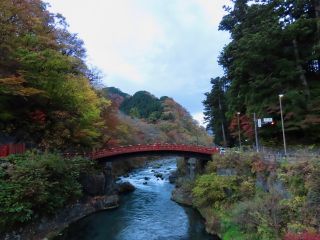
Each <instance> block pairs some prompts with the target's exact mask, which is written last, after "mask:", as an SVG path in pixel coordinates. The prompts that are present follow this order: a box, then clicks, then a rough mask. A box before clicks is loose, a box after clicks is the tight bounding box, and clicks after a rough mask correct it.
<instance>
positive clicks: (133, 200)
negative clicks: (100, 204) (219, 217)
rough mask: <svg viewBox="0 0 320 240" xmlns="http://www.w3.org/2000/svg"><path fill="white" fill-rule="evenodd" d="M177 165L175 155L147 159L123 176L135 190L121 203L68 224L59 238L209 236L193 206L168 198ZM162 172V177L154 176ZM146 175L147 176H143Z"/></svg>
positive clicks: (182, 239) (199, 239)
mask: <svg viewBox="0 0 320 240" xmlns="http://www.w3.org/2000/svg"><path fill="white" fill-rule="evenodd" d="M175 169H176V161H175V159H162V160H157V161H153V162H150V163H148V165H147V166H146V167H145V168H143V169H138V170H135V171H133V172H131V173H130V175H129V176H128V177H122V178H121V179H120V181H129V182H130V183H132V184H133V185H134V186H135V187H136V190H135V191H134V192H132V193H129V194H127V195H124V196H121V204H120V207H119V208H117V209H113V210H108V211H102V212H98V213H95V214H92V215H90V216H88V217H85V218H83V219H81V220H79V221H77V222H75V223H73V224H71V225H70V227H69V228H67V229H66V230H65V231H64V232H63V235H62V236H60V237H59V238H57V239H60V240H75V239H77V240H78V239H83V240H87V239H88V240H89V239H90V240H133V239H134V240H187V239H190V240H192V239H195V240H208V239H211V240H213V239H218V238H215V237H213V236H210V235H208V234H207V233H206V232H205V229H204V224H203V219H202V218H201V216H200V215H199V213H198V212H196V211H195V210H194V209H192V208H189V207H183V206H181V205H179V204H177V203H175V202H173V201H171V200H170V197H171V192H172V190H173V188H174V185H172V184H170V183H169V181H168V177H169V174H170V172H171V171H173V170H175ZM155 173H161V174H163V177H164V179H160V178H157V177H155ZM146 179H147V180H146Z"/></svg>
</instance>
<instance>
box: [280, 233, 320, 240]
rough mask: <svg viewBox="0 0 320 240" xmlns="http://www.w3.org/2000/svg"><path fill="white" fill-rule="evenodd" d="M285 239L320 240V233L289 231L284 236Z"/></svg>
mask: <svg viewBox="0 0 320 240" xmlns="http://www.w3.org/2000/svg"><path fill="white" fill-rule="evenodd" d="M284 240H320V234H318V233H310V232H304V233H287V234H286V235H285V236H284Z"/></svg>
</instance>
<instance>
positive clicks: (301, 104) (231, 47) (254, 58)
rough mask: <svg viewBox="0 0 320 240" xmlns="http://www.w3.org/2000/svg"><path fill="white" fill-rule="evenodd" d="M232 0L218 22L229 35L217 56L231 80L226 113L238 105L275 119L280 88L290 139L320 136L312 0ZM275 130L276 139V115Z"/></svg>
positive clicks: (318, 71) (316, 40)
mask: <svg viewBox="0 0 320 240" xmlns="http://www.w3.org/2000/svg"><path fill="white" fill-rule="evenodd" d="M233 2H234V7H233V8H226V10H227V11H228V14H227V15H226V16H224V18H223V20H222V21H221V23H220V30H225V31H229V32H230V33H231V39H232V41H231V42H230V43H229V44H228V45H227V46H226V47H225V48H224V49H223V51H222V54H221V56H220V58H219V63H220V64H221V65H222V66H223V67H224V69H225V73H226V77H227V79H229V80H230V87H229V88H228V93H227V102H228V112H227V117H228V118H229V119H230V118H231V117H232V115H233V114H234V113H235V112H237V111H241V112H242V113H244V114H246V115H248V116H249V115H251V114H252V113H253V112H256V113H257V114H258V115H260V116H266V115H268V116H270V117H273V118H274V119H276V120H280V119H279V115H280V114H279V102H278V94H279V93H284V94H285V98H284V114H285V122H286V130H287V134H288V135H289V139H296V140H298V139H299V140H301V136H303V137H304V139H305V140H306V141H307V142H314V141H318V142H319V140H320V139H319V137H318V136H319V131H320V129H319V123H320V112H319V109H318V107H316V106H317V105H319V98H318V96H319V93H320V92H319V91H320V84H319V81H318V80H317V79H319V74H320V68H319V54H320V51H319V48H318V47H317V46H318V43H319V38H318V36H317V26H318V24H319V23H318V22H319V20H318V19H317V18H316V14H317V13H318V12H317V11H318V10H317V5H316V4H317V3H316V2H317V1H310V0H301V1H293V0H292V1H284V0H279V1H271V0H269V1H268V0H261V1H255V2H253V1H247V0H235V1H233ZM276 130H277V131H276V132H275V134H273V135H276V136H277V138H278V139H280V138H281V125H280V121H277V128H276ZM265 134H267V133H266V132H264V131H263V130H262V136H263V135H265ZM275 140H276V139H275Z"/></svg>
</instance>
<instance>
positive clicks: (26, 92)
mask: <svg viewBox="0 0 320 240" xmlns="http://www.w3.org/2000/svg"><path fill="white" fill-rule="evenodd" d="M25 83H26V81H25V80H24V79H23V77H21V76H18V77H16V76H11V77H6V78H0V92H1V93H2V94H8V95H19V96H25V97H27V96H32V95H35V94H39V93H43V91H42V90H39V89H36V88H32V87H25V86H24V84H25Z"/></svg>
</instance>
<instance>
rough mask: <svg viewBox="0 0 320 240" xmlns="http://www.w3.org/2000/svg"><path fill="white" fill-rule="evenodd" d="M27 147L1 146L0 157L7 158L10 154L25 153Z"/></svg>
mask: <svg viewBox="0 0 320 240" xmlns="http://www.w3.org/2000/svg"><path fill="white" fill-rule="evenodd" d="M25 151H26V146H25V144H24V143H17V144H13V143H10V144H5V145H0V157H7V156H9V155H10V154H18V153H24V152H25Z"/></svg>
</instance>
